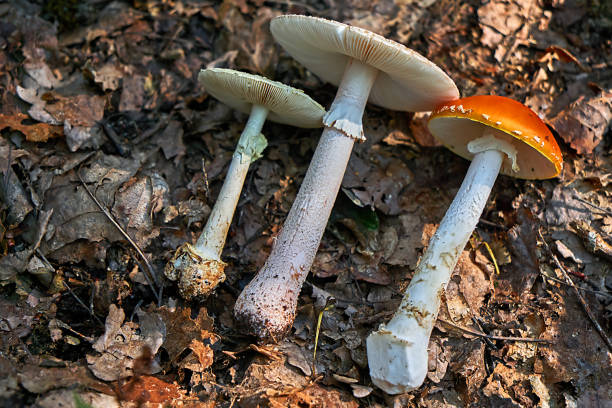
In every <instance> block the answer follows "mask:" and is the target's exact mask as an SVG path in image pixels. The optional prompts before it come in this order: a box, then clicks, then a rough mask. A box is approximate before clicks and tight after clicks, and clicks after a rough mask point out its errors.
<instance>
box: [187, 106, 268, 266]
mask: <svg viewBox="0 0 612 408" xmlns="http://www.w3.org/2000/svg"><path fill="white" fill-rule="evenodd" d="M267 116H268V109H267V108H264V107H263V106H260V105H253V107H252V108H251V115H250V116H249V120H248V122H247V124H246V126H245V127H244V130H243V131H242V134H241V135H240V140H239V141H238V146H237V147H236V150H235V151H234V155H233V156H232V162H231V164H230V167H229V170H228V171H227V175H226V176H225V181H224V182H223V186H222V187H221V191H220V192H219V196H218V197H217V201H216V202H215V205H214V207H213V209H212V211H211V213H210V215H209V217H208V220H207V221H206V226H205V227H204V230H203V231H202V233H201V234H200V237H199V238H198V241H197V242H196V244H195V246H194V249H195V250H196V251H197V252H198V253H199V254H201V256H202V257H207V258H208V259H217V260H218V259H220V257H221V252H222V251H223V247H224V246H225V239H226V237H227V231H228V230H229V226H230V224H231V223H232V218H233V217H234V211H235V210H236V206H237V205H238V199H239V198H240V193H241V192H242V186H243V185H244V180H245V178H246V175H247V172H248V170H249V166H250V165H251V161H254V160H255V159H257V158H258V157H259V156H260V154H261V151H262V150H263V149H262V148H261V142H260V140H261V137H262V136H261V128H262V127H263V124H264V122H265V121H266V117H267ZM263 147H265V144H264V146H263Z"/></svg>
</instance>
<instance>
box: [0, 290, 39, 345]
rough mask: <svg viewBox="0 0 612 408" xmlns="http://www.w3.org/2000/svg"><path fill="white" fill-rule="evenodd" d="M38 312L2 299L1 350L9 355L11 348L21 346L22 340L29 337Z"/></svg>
mask: <svg viewBox="0 0 612 408" xmlns="http://www.w3.org/2000/svg"><path fill="white" fill-rule="evenodd" d="M35 315H36V310H35V309H33V308H32V307H30V306H29V305H27V304H24V303H21V302H20V303H19V304H15V303H12V302H9V301H8V300H6V299H4V298H0V316H2V319H1V320H0V332H1V333H2V336H0V350H2V352H3V353H6V354H8V353H9V348H10V347H14V346H16V345H18V344H19V342H20V339H22V338H24V337H26V336H27V335H29V334H30V333H31V331H32V326H33V325H34V324H35V321H34V316H35Z"/></svg>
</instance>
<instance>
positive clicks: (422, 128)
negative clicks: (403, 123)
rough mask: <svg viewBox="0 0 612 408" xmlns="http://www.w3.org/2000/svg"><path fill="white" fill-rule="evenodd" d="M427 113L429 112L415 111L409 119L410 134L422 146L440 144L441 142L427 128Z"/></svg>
mask: <svg viewBox="0 0 612 408" xmlns="http://www.w3.org/2000/svg"><path fill="white" fill-rule="evenodd" d="M429 115H430V113H429V112H416V113H415V114H414V117H413V118H412V120H411V121H410V130H411V131H412V136H413V137H414V140H415V141H416V142H417V143H418V144H419V145H421V146H423V147H437V146H442V142H440V141H439V140H438V139H437V138H436V137H435V136H434V135H432V134H431V132H430V131H429V129H428V128H427V121H428V120H429Z"/></svg>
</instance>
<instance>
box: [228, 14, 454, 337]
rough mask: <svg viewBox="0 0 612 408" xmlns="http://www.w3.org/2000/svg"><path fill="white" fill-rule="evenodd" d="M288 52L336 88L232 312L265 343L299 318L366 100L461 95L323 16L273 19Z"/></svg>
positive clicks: (404, 55) (420, 100) (432, 101)
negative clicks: (289, 199)
mask: <svg viewBox="0 0 612 408" xmlns="http://www.w3.org/2000/svg"><path fill="white" fill-rule="evenodd" d="M270 31H271V32H272V35H273V36H274V38H275V39H276V41H278V42H279V43H280V44H281V45H282V46H283V47H284V48H285V50H287V52H288V53H289V54H291V55H292V56H293V57H294V58H295V59H296V60H298V61H299V62H300V63H302V64H303V65H305V66H306V67H307V68H308V69H310V70H311V71H313V72H314V73H315V74H317V75H319V76H320V77H321V78H322V79H324V80H326V81H328V82H331V83H333V84H335V85H339V86H338V92H337V94H336V98H335V99H334V101H333V103H332V105H331V108H330V109H329V111H328V112H327V113H326V114H325V116H324V118H323V122H324V125H325V129H324V131H323V134H322V136H321V139H320V141H319V144H318V146H317V148H316V150H315V152H314V155H313V158H312V161H311V163H310V166H309V167H308V171H307V172H306V175H305V178H304V181H303V183H302V185H301V187H300V190H299V192H298V194H297V197H296V199H295V202H294V203H293V205H292V207H291V210H290V211H289V215H288V216H287V219H286V221H285V224H284V226H283V228H282V229H281V231H280V233H279V235H278V236H277V238H276V240H275V242H274V244H273V246H272V251H271V253H270V256H269V257H268V259H267V261H266V263H265V265H264V266H263V267H262V269H261V270H260V271H259V273H258V274H257V276H256V277H255V278H254V279H253V280H252V281H251V282H250V283H249V284H248V285H247V286H246V287H245V289H244V290H243V292H242V293H241V294H240V296H239V297H238V299H237V300H236V304H235V307H234V315H235V317H236V319H237V320H238V321H239V322H242V323H244V324H245V326H246V327H247V330H248V331H249V332H250V333H252V334H255V335H256V336H257V337H258V338H259V340H260V341H266V340H275V341H277V340H279V339H280V338H281V337H282V336H283V335H285V334H286V333H287V332H288V331H289V329H290V328H291V326H292V325H293V320H294V317H295V310H296V307H297V300H298V296H299V293H300V289H301V287H302V284H303V282H304V280H305V279H306V275H307V274H308V271H309V270H310V267H311V265H312V262H313V260H314V257H315V254H316V252H317V249H318V247H319V243H320V241H321V237H322V235H323V232H324V230H325V226H326V224H327V220H328V218H329V215H330V213H331V210H332V207H333V205H334V201H335V199H336V196H337V194H338V190H339V188H340V184H341V182H342V177H343V175H344V171H345V169H346V165H347V162H348V160H349V157H350V155H351V150H352V148H353V143H354V142H355V140H359V141H361V140H365V138H364V135H363V129H362V116H363V110H364V107H365V104H366V102H367V101H368V100H369V101H370V102H372V103H374V104H376V105H379V106H382V107H385V108H389V109H394V110H403V111H419V110H431V109H433V108H434V107H435V106H436V105H438V104H440V103H442V102H444V101H448V100H453V99H456V98H458V97H459V92H458V91H457V87H456V86H455V84H454V83H453V81H452V80H451V79H450V78H449V77H448V76H447V75H446V74H445V73H444V72H443V71H442V70H441V69H440V68H438V67H437V66H436V65H435V64H433V63H432V62H430V61H429V60H427V59H426V58H425V57H423V56H421V55H420V54H418V53H416V52H414V51H412V50H410V49H408V48H406V47H405V46H403V45H401V44H398V43H396V42H394V41H390V40H387V39H385V38H383V37H381V36H380V35H377V34H374V33H372V32H370V31H367V30H364V29H361V28H357V27H351V26H348V25H346V24H342V23H338V22H335V21H329V20H325V19H322V18H316V17H306V16H298V15H285V16H279V17H276V18H274V19H272V21H271V23H270Z"/></svg>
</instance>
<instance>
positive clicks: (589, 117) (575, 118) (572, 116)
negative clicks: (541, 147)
mask: <svg viewBox="0 0 612 408" xmlns="http://www.w3.org/2000/svg"><path fill="white" fill-rule="evenodd" d="M610 120H612V99H611V98H610V97H606V96H603V95H600V96H596V97H592V98H587V97H585V96H584V95H583V96H580V97H579V98H578V100H576V101H575V102H573V103H572V104H571V105H570V106H569V107H568V108H567V109H565V110H563V111H562V112H561V113H559V114H558V115H557V116H555V118H553V119H552V120H551V124H552V126H553V127H554V128H555V130H556V131H557V132H558V133H559V135H560V136H561V138H562V139H563V140H564V141H565V142H566V143H568V144H569V145H570V146H572V148H573V149H574V150H576V152H578V154H590V153H592V152H593V150H594V149H595V148H596V147H597V146H598V145H599V144H600V143H601V141H602V139H603V135H604V134H605V132H606V129H608V126H609V125H610Z"/></svg>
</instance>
